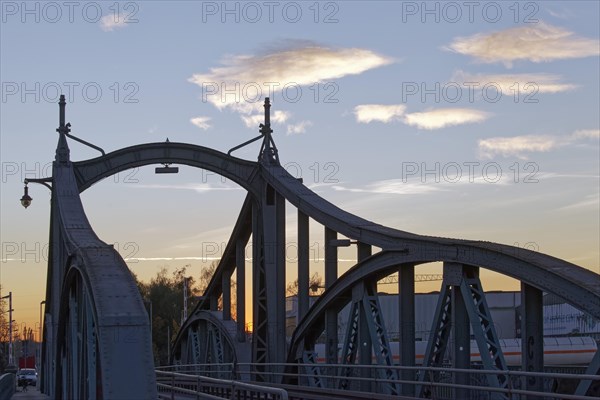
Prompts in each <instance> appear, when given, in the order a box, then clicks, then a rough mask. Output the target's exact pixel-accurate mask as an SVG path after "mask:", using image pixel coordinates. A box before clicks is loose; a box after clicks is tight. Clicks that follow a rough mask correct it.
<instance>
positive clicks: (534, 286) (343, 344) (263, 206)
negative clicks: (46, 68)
mask: <svg viewBox="0 0 600 400" xmlns="http://www.w3.org/2000/svg"><path fill="white" fill-rule="evenodd" d="M65 107H66V101H65V98H64V96H61V99H60V102H59V110H60V114H59V115H60V117H59V127H58V129H57V132H58V145H57V148H56V156H55V161H54V162H53V168H52V176H51V177H48V178H36V179H28V180H26V181H25V183H26V184H28V183H41V184H43V185H45V186H47V187H48V188H49V189H50V190H51V192H52V197H51V218H50V241H49V243H50V244H51V246H50V249H49V262H48V275H47V287H46V300H45V312H44V315H45V323H44V326H43V344H42V362H41V374H40V375H41V389H42V391H43V392H44V393H46V394H48V395H49V396H50V397H51V398H54V399H156V398H169V399H186V398H250V397H249V396H250V395H252V393H262V394H261V396H263V397H260V398H270V399H278V398H281V399H284V398H285V399H287V398H289V399H325V398H328V399H335V398H339V399H364V398H370V399H413V398H433V399H443V398H447V399H468V398H471V399H494V400H496V399H534V398H535V399H542V398H548V399H551V398H571V399H584V398H594V397H589V396H590V393H592V389H593V388H594V386H597V385H598V382H597V381H598V380H599V379H600V376H599V375H600V350H596V351H595V353H594V355H593V358H592V361H591V362H590V363H589V365H588V366H587V369H586V370H585V371H581V372H580V373H579V374H578V375H566V374H558V375H555V376H551V375H549V374H547V373H544V348H543V339H544V337H543V316H542V315H543V312H542V310H543V294H544V293H549V294H553V295H556V296H558V297H559V298H561V299H563V300H564V301H565V302H566V303H569V304H571V305H572V306H574V307H576V308H577V309H579V310H581V311H582V312H584V313H586V314H588V315H589V316H591V317H592V318H595V319H600V276H599V275H598V274H596V273H594V272H592V271H590V270H587V269H584V268H582V267H579V266H577V265H574V264H572V263H569V262H567V261H564V260H561V259H558V258H555V257H552V256H549V255H546V254H542V253H538V252H535V251H530V250H527V249H522V248H516V247H513V246H507V245H503V244H497V243H491V242H485V241H475V240H462V239H451V238H445V237H435V236H424V235H419V234H415V233H410V232H405V231H401V230H398V229H394V228H390V227H386V226H383V225H379V224H376V223H373V222H370V221H368V220H365V219H363V218H360V217H358V216H356V215H353V214H350V213H348V212H346V211H344V210H342V209H340V208H338V207H336V206H335V205H334V204H331V203H330V202H328V201H326V200H324V199H323V198H321V197H319V196H318V195H317V194H315V193H314V192H312V191H311V190H310V189H308V188H307V187H306V186H304V185H303V183H302V181H301V180H299V179H296V178H295V177H293V176H291V175H290V174H289V173H288V172H287V171H286V170H285V169H284V168H283V167H282V166H281V164H280V162H279V154H278V151H277V148H276V146H275V143H274V141H273V138H272V130H271V124H270V103H269V99H268V98H267V99H265V104H264V109H265V117H264V118H265V119H264V124H261V125H260V135H259V136H258V137H256V138H254V139H252V140H249V141H247V142H246V143H244V144H242V145H240V146H237V147H235V148H233V149H231V150H230V151H229V152H228V153H227V154H226V153H222V152H219V151H217V150H213V149H210V148H206V147H202V146H197V145H193V144H188V143H175V142H168V141H167V142H164V143H147V144H141V145H136V146H132V147H127V148H123V149H119V150H115V151H112V152H109V153H105V152H104V151H103V150H102V149H101V148H99V147H97V146H95V145H93V144H91V143H88V142H86V141H84V140H82V139H80V138H77V137H76V136H74V135H72V134H71V133H70V132H71V129H70V128H71V125H70V124H68V123H66V122H65ZM68 139H70V140H75V141H78V142H81V143H83V144H85V145H88V146H91V147H92V148H94V149H96V150H98V151H99V152H100V153H101V155H100V156H98V157H96V158H92V159H88V160H83V161H71V159H70V150H69V146H68ZM259 140H262V145H261V149H260V153H259V157H258V160H257V161H248V160H244V159H240V158H237V157H234V156H232V155H231V153H232V152H233V151H235V150H237V149H238V148H240V147H242V146H245V145H247V144H249V143H252V142H254V141H259ZM152 164H154V165H159V164H162V165H165V167H163V168H172V167H169V165H170V164H175V165H180V164H181V165H187V166H190V167H195V168H201V169H204V170H208V171H212V172H214V173H217V174H220V175H222V176H224V177H226V178H227V179H230V180H232V181H233V182H235V183H237V184H238V185H239V186H241V187H242V188H243V189H245V190H246V191H247V195H246V198H245V200H244V202H243V205H242V208H241V210H240V212H239V216H238V218H237V221H236V223H235V226H234V227H233V230H232V233H231V236H230V239H229V241H228V243H227V245H226V247H225V249H224V251H223V255H222V258H221V259H220V261H219V263H218V266H217V268H216V271H215V273H214V275H213V276H212V279H211V280H210V283H209V285H208V287H207V289H206V290H205V292H204V294H203V296H202V297H201V300H200V301H199V303H198V305H197V306H196V308H195V309H194V310H193V311H192V312H190V315H189V317H188V318H187V320H185V322H184V323H183V325H182V327H181V329H180V331H179V332H178V335H177V337H176V339H175V342H174V345H173V347H172V350H171V360H170V364H171V365H170V366H168V367H161V368H155V365H154V361H153V354H152V339H151V330H150V323H149V318H148V314H147V312H146V309H145V306H144V303H143V300H142V298H141V296H140V293H139V291H138V289H137V287H136V284H135V282H134V279H133V278H132V276H131V274H130V272H129V269H128V267H127V265H126V263H125V261H124V260H123V259H122V257H121V256H120V255H119V253H118V252H117V251H116V250H115V249H114V248H113V247H112V246H111V245H109V244H107V243H105V242H103V241H102V240H101V239H100V238H98V236H97V235H96V234H95V233H94V230H93V228H92V226H91V225H90V223H89V221H88V219H87V217H86V214H85V212H84V209H83V205H82V201H81V198H80V196H81V193H82V192H84V191H85V190H88V189H90V188H91V187H92V186H93V185H94V184H95V183H97V182H99V181H101V180H102V179H104V178H107V177H110V176H111V175H114V174H117V173H119V172H122V171H125V170H128V169H131V168H136V167H141V166H145V165H152ZM22 201H24V205H25V203H27V202H28V201H29V202H30V201H31V198H30V197H29V196H28V194H27V192H26V193H25V195H24V197H23V199H22ZM286 204H289V206H291V207H293V208H295V209H296V211H297V254H295V255H294V256H295V257H297V268H298V271H297V272H298V325H297V327H296V328H295V330H294V332H293V335H292V336H291V338H286V310H285V304H286V246H285V245H286V235H285V232H286V218H285V216H286V209H285V207H286ZM27 205H29V204H28V203H27ZM311 223H312V224H318V225H320V226H322V229H323V230H324V249H325V255H324V281H325V282H324V283H325V290H324V292H323V293H322V295H320V297H319V298H318V299H317V300H316V301H315V302H314V304H312V305H309V243H310V242H309V224H311ZM250 239H252V240H251V243H252V244H251V249H252V250H251V251H252V257H251V261H248V262H247V261H246V259H245V247H246V246H247V245H248V243H249V241H250ZM339 247H353V248H355V250H356V260H357V261H356V263H355V265H353V266H352V267H351V268H350V269H349V270H348V271H346V272H345V273H343V274H341V275H340V274H339V273H338V262H339V257H338V250H339ZM431 262H441V263H443V280H442V283H441V290H440V293H439V297H438V301H437V307H436V310H435V314H434V315H433V318H432V319H433V323H432V325H431V330H430V334H429V339H428V341H427V345H426V351H425V353H424V355H423V359H422V363H420V364H416V362H415V357H416V354H415V339H416V338H415V270H416V268H418V266H419V265H421V264H425V263H431ZM247 264H248V265H247ZM482 268H484V269H487V270H490V271H494V272H497V273H500V274H502V275H505V276H508V277H511V278H514V279H517V280H518V281H520V283H521V305H522V320H521V338H522V340H521V343H522V349H521V352H522V360H521V366H520V368H517V369H516V370H515V369H509V368H508V366H507V363H506V360H505V356H504V354H503V351H502V347H501V346H500V344H499V338H498V335H497V332H496V329H495V326H494V321H493V320H492V316H491V313H490V309H489V307H488V304H487V302H486V293H485V291H484V288H483V286H482V283H481V280H480V277H479V272H480V270H481V269H482ZM248 271H250V272H251V273H250V274H248ZM392 274H397V276H398V278H397V282H398V295H397V299H398V304H399V307H398V308H399V318H400V326H399V332H398V334H397V336H396V337H395V340H397V342H398V348H397V350H396V351H397V354H393V352H392V349H391V346H390V341H391V339H390V333H389V331H388V329H386V323H385V321H384V319H383V315H382V312H381V306H380V301H379V299H378V293H377V282H378V281H379V280H381V279H383V278H386V277H388V276H390V275H392ZM234 276H235V280H236V282H237V285H236V286H235V290H236V292H237V293H236V295H237V299H238V301H237V304H236V305H235V307H236V311H237V312H236V319H235V320H234V319H233V318H232V312H231V309H232V306H233V305H232V285H231V283H232V277H234ZM246 279H251V280H252V281H251V283H252V285H251V288H252V289H251V290H252V293H251V294H252V299H253V304H252V307H253V308H252V318H251V320H252V323H253V329H252V333H251V338H249V337H248V335H247V332H246V323H247V317H246V310H245V304H244V303H245V302H244V301H243V300H244V299H246V298H247V294H246V284H245V283H246ZM344 309H345V310H349V311H346V314H345V315H347V316H348V317H347V318H348V320H347V324H346V329H345V332H343V335H339V332H338V331H339V326H338V325H339V322H338V320H339V315H340V312H341V311H342V310H344ZM472 339H474V340H475V342H476V346H477V349H478V351H479V355H480V362H478V363H473V362H472V360H471V351H470V348H471V340H472ZM317 343H319V344H321V345H323V346H324V348H325V351H324V354H323V357H324V359H325V362H322V361H319V360H317V357H316V353H315V346H316V345H317ZM448 355H450V357H448ZM397 360H399V361H397ZM560 379H563V380H564V381H571V382H572V383H573V384H572V391H571V392H570V393H571V394H570V395H557V394H555V393H553V391H552V389H551V388H550V387H549V386H550V385H548V382H550V381H554V382H555V383H556V382H558V381H559V380H560ZM555 386H556V385H555ZM542 393H543V394H542ZM586 394H587V396H588V397H585V396H586ZM592 395H593V394H592ZM235 396H240V397H235ZM241 396H247V397H241ZM257 396H258V395H257ZM252 398H257V397H252Z"/></svg>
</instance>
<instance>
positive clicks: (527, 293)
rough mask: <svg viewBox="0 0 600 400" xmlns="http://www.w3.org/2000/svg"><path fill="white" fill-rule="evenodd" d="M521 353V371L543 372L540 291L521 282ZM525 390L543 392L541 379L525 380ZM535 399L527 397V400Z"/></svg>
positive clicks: (542, 325)
mask: <svg viewBox="0 0 600 400" xmlns="http://www.w3.org/2000/svg"><path fill="white" fill-rule="evenodd" d="M521 311H522V312H521V318H522V320H521V347H522V348H521V353H522V354H523V357H522V363H523V365H522V368H523V371H528V372H539V371H543V370H544V322H543V319H542V318H543V298H542V291H541V290H539V289H538V288H535V287H533V286H530V285H528V284H526V283H523V282H521ZM525 389H526V390H537V391H542V390H543V379H542V378H539V377H535V376H528V377H526V378H525ZM532 398H537V396H535V397H532V396H528V397H527V399H532Z"/></svg>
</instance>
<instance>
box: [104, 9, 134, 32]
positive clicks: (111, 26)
mask: <svg viewBox="0 0 600 400" xmlns="http://www.w3.org/2000/svg"><path fill="white" fill-rule="evenodd" d="M128 17H129V13H119V14H112V13H111V14H108V15H105V16H103V17H102V18H100V29H102V30H103V31H104V32H112V31H114V30H115V29H122V28H125V27H126V26H127V25H129V23H128V22H127V18H128Z"/></svg>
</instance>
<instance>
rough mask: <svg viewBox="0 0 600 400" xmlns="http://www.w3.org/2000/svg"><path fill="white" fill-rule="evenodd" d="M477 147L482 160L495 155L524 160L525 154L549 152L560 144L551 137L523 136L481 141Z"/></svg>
mask: <svg viewBox="0 0 600 400" xmlns="http://www.w3.org/2000/svg"><path fill="white" fill-rule="evenodd" d="M478 145H479V152H480V154H481V156H482V157H484V158H493V156H495V155H497V154H500V155H502V156H504V157H509V156H517V157H519V158H525V153H531V152H546V151H550V150H552V149H554V148H556V147H558V146H560V142H559V141H558V139H557V138H556V137H553V136H548V135H525V136H514V137H494V138H489V139H481V140H479V142H478Z"/></svg>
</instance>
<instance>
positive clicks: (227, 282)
mask: <svg viewBox="0 0 600 400" xmlns="http://www.w3.org/2000/svg"><path fill="white" fill-rule="evenodd" d="M231 273H232V272H231V270H226V271H223V274H222V275H221V287H222V288H223V320H224V321H229V320H230V319H231Z"/></svg>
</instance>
